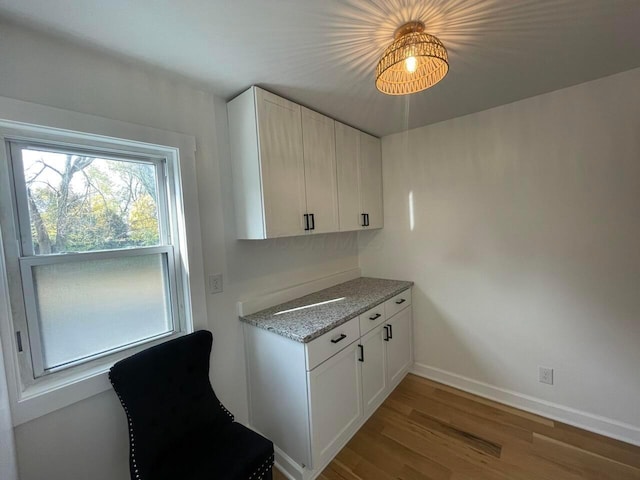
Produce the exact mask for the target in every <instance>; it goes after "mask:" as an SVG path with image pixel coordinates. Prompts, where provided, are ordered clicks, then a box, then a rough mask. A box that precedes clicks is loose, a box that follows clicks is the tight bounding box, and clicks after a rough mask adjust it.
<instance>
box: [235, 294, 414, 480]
mask: <svg viewBox="0 0 640 480" xmlns="http://www.w3.org/2000/svg"><path fill="white" fill-rule="evenodd" d="M373 303H375V302H373ZM411 329H412V321H411V289H408V290H405V291H404V292H401V293H400V294H398V295H396V296H395V297H393V298H391V299H389V300H387V301H386V302H384V303H380V304H379V305H377V306H375V307H373V308H371V309H370V310H367V311H366V312H365V313H363V314H361V315H360V316H359V317H355V318H352V319H351V320H349V321H347V322H345V323H344V324H342V325H340V326H338V327H336V328H334V329H333V330H330V331H329V332H327V333H325V334H323V335H321V336H320V337H318V338H316V339H314V340H312V341H311V342H308V343H300V342H296V341H293V340H289V339H288V338H285V337H283V336H281V335H278V334H277V333H274V332H271V331H268V330H265V329H261V328H256V327H254V326H251V325H248V324H245V325H244V334H245V349H246V355H247V372H248V382H249V417H250V418H249V420H250V423H251V426H252V427H253V428H255V429H256V430H257V431H259V432H260V433H262V434H263V435H265V436H266V437H267V438H269V439H271V440H272V441H273V442H274V444H275V446H276V461H277V462H278V464H279V466H280V467H281V468H282V469H284V470H286V471H287V472H288V473H289V474H290V475H291V477H292V478H295V479H297V480H308V479H311V478H315V477H316V476H317V474H318V473H319V472H320V471H321V470H322V469H323V468H324V467H325V466H326V465H327V464H328V463H329V462H330V461H331V459H332V458H333V457H334V456H335V455H336V454H337V453H338V451H339V450H340V449H341V448H342V447H343V446H344V445H345V444H346V442H347V441H348V440H349V439H350V438H351V437H352V436H353V434H354V433H355V432H356V431H357V430H358V429H359V428H360V427H361V426H362V424H363V423H364V422H365V421H366V420H367V418H369V416H370V415H371V414H372V413H373V412H374V411H375V410H376V408H378V406H380V404H381V403H382V402H383V401H384V399H385V398H386V397H387V396H388V395H389V393H391V391H392V390H393V388H395V386H396V385H397V384H398V383H399V382H400V380H402V378H403V377H404V376H405V374H406V373H407V372H408V371H409V369H410V367H411V365H412V362H413V347H412V343H413V339H412V333H411Z"/></svg>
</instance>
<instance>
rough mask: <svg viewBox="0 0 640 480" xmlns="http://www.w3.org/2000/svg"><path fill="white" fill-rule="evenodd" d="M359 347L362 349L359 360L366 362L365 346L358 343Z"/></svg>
mask: <svg viewBox="0 0 640 480" xmlns="http://www.w3.org/2000/svg"><path fill="white" fill-rule="evenodd" d="M358 348H359V349H360V358H358V361H359V362H364V347H363V346H362V345H358Z"/></svg>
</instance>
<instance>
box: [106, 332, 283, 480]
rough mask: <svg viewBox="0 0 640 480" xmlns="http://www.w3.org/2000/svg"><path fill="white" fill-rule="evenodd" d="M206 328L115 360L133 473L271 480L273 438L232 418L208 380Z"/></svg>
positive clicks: (169, 479)
mask: <svg viewBox="0 0 640 480" xmlns="http://www.w3.org/2000/svg"><path fill="white" fill-rule="evenodd" d="M212 341H213V337H212V335H211V332H208V331H199V332H195V333H192V334H190V335H186V336H184V337H180V338H178V339H175V340H170V341H168V342H165V343H163V344H161V345H158V346H156V347H151V348H149V349H147V350H145V351H143V352H140V353H138V354H136V355H133V356H132V357H129V358H127V359H125V360H122V361H120V362H118V363H116V364H115V365H114V366H113V367H112V368H111V371H110V372H109V379H110V380H111V384H112V385H113V388H114V390H115V391H116V393H117V394H118V397H119V398H120V402H121V403H122V406H123V407H124V411H125V413H126V414H127V420H128V422H129V467H130V470H131V478H132V480H201V479H202V480H204V479H206V480H271V478H272V471H271V469H272V466H273V458H274V457H273V443H271V442H270V441H269V440H267V439H266V438H264V437H262V436H261V435H258V434H257V433H255V432H254V431H252V430H249V429H248V428H246V427H244V426H243V425H240V424H239V423H236V422H234V419H233V415H231V413H229V411H228V410H227V409H226V408H224V406H223V405H222V403H220V401H219V400H218V398H217V397H216V394H215V393H214V391H213V389H212V388H211V383H210V382H209V355H210V354H211V344H212Z"/></svg>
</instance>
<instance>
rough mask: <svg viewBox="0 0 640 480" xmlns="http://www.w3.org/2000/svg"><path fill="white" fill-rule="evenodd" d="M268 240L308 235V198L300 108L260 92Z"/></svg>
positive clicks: (262, 164)
mask: <svg viewBox="0 0 640 480" xmlns="http://www.w3.org/2000/svg"><path fill="white" fill-rule="evenodd" d="M256 103H257V105H256V108H257V113H258V136H259V144H260V168H261V176H262V195H263V201H264V222H265V230H266V236H267V238H273V237H284V236H288V235H302V234H304V214H305V213H306V198H305V185H304V163H303V150H302V118H301V113H300V106H299V105H296V104H295V103H293V102H290V101H288V100H285V99H284V98H280V97H278V96H277V95H273V94H271V93H269V92H265V91H264V90H261V89H256Z"/></svg>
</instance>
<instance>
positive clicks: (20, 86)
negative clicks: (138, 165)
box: [0, 22, 358, 480]
mask: <svg viewBox="0 0 640 480" xmlns="http://www.w3.org/2000/svg"><path fill="white" fill-rule="evenodd" d="M0 59H1V60H0V96H5V97H11V98H16V99H20V100H25V101H30V102H34V103H40V104H43V105H50V106H54V107H58V108H63V109H67V110H73V111H78V112H82V113H89V114H92V115H99V116H103V117H107V118H111V119H115V120H122V121H127V122H132V123H138V124H142V125H146V126H150V127H155V128H160V129H164V130H171V131H177V132H180V133H185V134H189V135H193V136H195V137H196V142H197V148H198V152H197V163H198V195H199V199H200V217H201V218H200V220H201V228H202V237H203V238H202V240H203V253H204V264H205V272H207V273H223V274H224V280H225V282H224V293H222V294H218V295H209V296H208V299H207V312H208V317H209V326H210V328H211V329H212V331H213V332H214V353H213V359H212V376H213V383H214V387H215V389H216V392H217V393H218V394H219V396H220V397H221V399H222V401H223V402H224V403H225V404H226V406H227V407H228V408H229V409H230V410H231V411H232V412H233V413H235V414H236V417H237V419H238V420H240V421H246V419H247V395H246V381H245V367H244V351H243V345H242V337H241V329H240V323H239V321H238V320H237V316H236V311H235V308H236V302H237V301H238V300H239V299H246V298H251V297H253V296H258V295H260V294H262V293H266V292H271V291H274V290H278V289H281V288H284V287H287V286H290V285H293V284H296V283H301V282H305V281H309V280H312V279H316V278H319V277H323V276H326V275H330V274H333V273H336V272H340V271H345V270H349V269H352V268H357V266H358V256H357V241H356V237H355V235H354V234H340V235H338V234H336V235H323V236H317V237H315V238H296V239H288V240H278V241H260V242H239V241H236V240H235V239H234V221H233V201H232V194H231V191H230V183H231V182H230V175H231V165H230V159H229V155H228V144H227V139H226V138H227V137H226V108H225V104H224V102H223V101H222V100H220V99H218V98H216V97H214V96H213V95H211V94H209V93H206V92H202V91H199V90H196V89H194V88H192V87H191V86H189V85H187V84H186V83H182V82H181V81H179V80H177V79H174V78H169V77H167V76H166V75H165V74H164V73H163V72H158V71H154V70H147V69H145V68H142V67H140V66H137V65H135V64H132V63H127V62H123V61H120V60H116V59H112V58H111V57H109V56H107V55H104V54H102V53H99V52H95V51H92V50H89V49H85V48H83V47H80V46H75V45H73V44H71V43H67V42H65V41H60V40H57V39H54V38H49V37H48V36H45V35H42V34H36V33H33V32H30V31H25V30H23V29H21V28H17V27H14V26H11V25H9V24H4V23H1V22H0ZM188 214H189V212H187V215H188ZM202 281H203V282H204V279H202ZM15 436H16V444H17V453H18V464H19V470H20V475H21V477H20V478H21V479H22V480H40V479H43V478H46V479H47V480H69V479H81V478H91V479H92V480H125V479H128V478H129V473H128V463H127V462H128V443H127V432H126V421H125V416H124V413H123V412H122V408H121V407H120V405H119V403H118V401H117V398H116V396H115V395H114V394H113V393H112V392H111V391H108V392H105V393H102V394H100V395H97V396H95V397H92V398H89V399H87V400H84V401H81V402H79V403H76V404H74V405H71V406H69V407H66V408H64V409H61V410H58V411H56V412H54V413H52V414H49V415H46V416H44V417H41V418H38V419H36V420H33V421H31V422H28V423H25V424H22V425H19V426H18V427H17V428H16V429H15Z"/></svg>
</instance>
